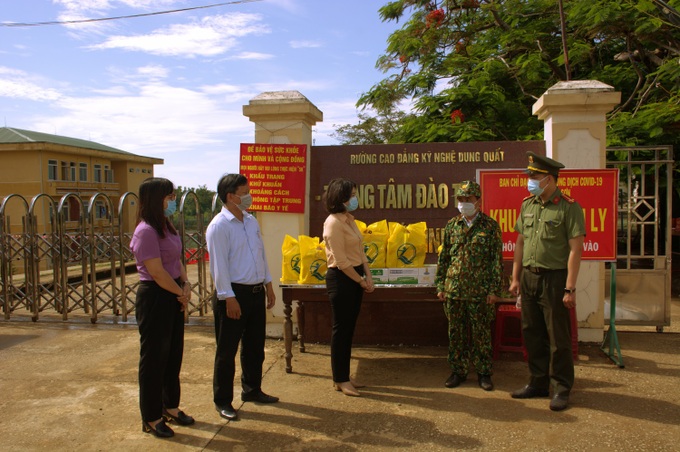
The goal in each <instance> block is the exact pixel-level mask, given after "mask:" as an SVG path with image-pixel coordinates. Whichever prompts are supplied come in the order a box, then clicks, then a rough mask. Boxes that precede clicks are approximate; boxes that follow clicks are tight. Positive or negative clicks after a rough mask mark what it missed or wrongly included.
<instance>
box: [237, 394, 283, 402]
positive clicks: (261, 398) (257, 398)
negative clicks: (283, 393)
mask: <svg viewBox="0 0 680 452" xmlns="http://www.w3.org/2000/svg"><path fill="white" fill-rule="evenodd" d="M241 400H243V401H244V402H258V403H276V402H278V401H279V398H278V397H274V396H270V395H267V394H265V393H264V392H262V391H250V392H248V393H246V392H242V393H241Z"/></svg>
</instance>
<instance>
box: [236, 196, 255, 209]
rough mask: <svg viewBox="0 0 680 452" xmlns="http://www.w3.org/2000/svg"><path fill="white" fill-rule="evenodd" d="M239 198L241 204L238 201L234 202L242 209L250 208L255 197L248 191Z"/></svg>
mask: <svg viewBox="0 0 680 452" xmlns="http://www.w3.org/2000/svg"><path fill="white" fill-rule="evenodd" d="M239 198H241V204H236V203H234V204H236V207H238V208H239V209H241V210H242V211H245V210H248V209H249V208H250V206H252V205H253V197H252V196H250V193H248V194H247V195H241V196H239Z"/></svg>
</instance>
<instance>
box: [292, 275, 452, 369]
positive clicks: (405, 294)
mask: <svg viewBox="0 0 680 452" xmlns="http://www.w3.org/2000/svg"><path fill="white" fill-rule="evenodd" d="M280 287H281V292H282V296H283V304H284V306H283V313H284V315H285V320H284V322H283V340H284V343H285V346H286V372H287V373H291V372H292V371H293V366H292V364H291V360H292V358H293V321H292V318H291V317H292V313H293V301H297V304H298V341H299V343H300V352H301V353H304V351H305V341H304V337H303V331H304V325H305V314H304V305H305V303H307V302H328V293H327V292H326V286H325V285H305V284H290V285H287V284H283V285H281V286H280ZM362 302H363V303H384V302H391V303H400V302H401V303H403V302H411V303H413V302H425V303H432V302H437V303H441V301H440V300H439V299H438V298H437V294H436V289H435V287H434V286H430V285H420V284H380V285H376V288H375V291H373V292H372V293H365V294H364V298H363V301H362Z"/></svg>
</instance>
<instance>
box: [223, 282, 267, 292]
mask: <svg viewBox="0 0 680 452" xmlns="http://www.w3.org/2000/svg"><path fill="white" fill-rule="evenodd" d="M231 288H232V289H234V290H237V289H238V290H247V291H249V292H252V293H258V292H262V291H263V290H264V284H263V283H259V284H238V283H235V282H233V283H231Z"/></svg>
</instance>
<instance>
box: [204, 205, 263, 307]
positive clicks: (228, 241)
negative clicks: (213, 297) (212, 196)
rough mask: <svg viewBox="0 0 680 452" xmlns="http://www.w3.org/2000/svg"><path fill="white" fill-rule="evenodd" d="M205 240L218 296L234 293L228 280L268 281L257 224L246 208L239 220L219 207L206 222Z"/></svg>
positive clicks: (222, 296)
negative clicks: (207, 222)
mask: <svg viewBox="0 0 680 452" xmlns="http://www.w3.org/2000/svg"><path fill="white" fill-rule="evenodd" d="M206 241H207V244H208V253H209V254H210V274H211V275H212V279H213V281H214V283H215V287H216V288H217V298H218V299H219V300H224V299H226V298H228V297H233V296H234V290H233V289H232V288H231V283H237V284H250V285H254V284H261V283H262V284H267V283H269V282H271V280H272V277H271V274H270V273H269V267H267V258H266V256H265V253H264V243H263V242H262V235H261V233H260V225H259V224H258V222H257V220H256V219H255V217H254V216H252V215H251V214H249V213H248V212H243V221H240V220H239V219H238V218H236V217H235V216H234V214H232V213H231V212H229V210H228V209H227V208H225V207H222V211H221V212H220V213H219V214H218V215H216V216H215V218H213V219H212V221H211V222H210V224H209V225H208V228H207V230H206Z"/></svg>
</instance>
